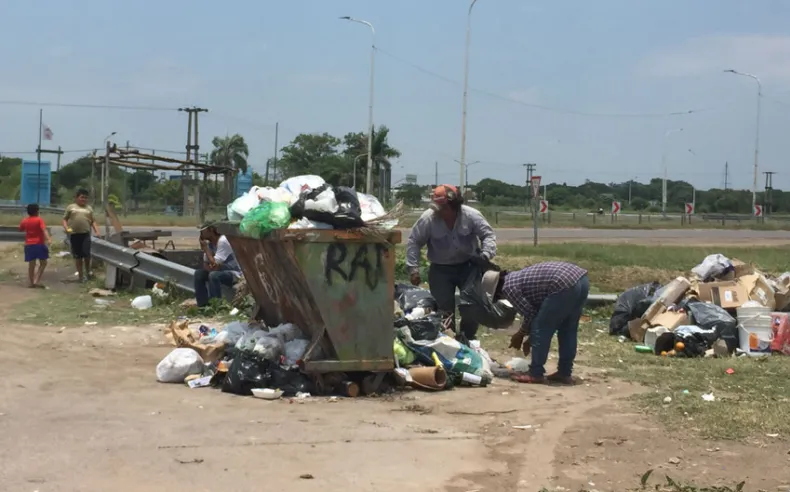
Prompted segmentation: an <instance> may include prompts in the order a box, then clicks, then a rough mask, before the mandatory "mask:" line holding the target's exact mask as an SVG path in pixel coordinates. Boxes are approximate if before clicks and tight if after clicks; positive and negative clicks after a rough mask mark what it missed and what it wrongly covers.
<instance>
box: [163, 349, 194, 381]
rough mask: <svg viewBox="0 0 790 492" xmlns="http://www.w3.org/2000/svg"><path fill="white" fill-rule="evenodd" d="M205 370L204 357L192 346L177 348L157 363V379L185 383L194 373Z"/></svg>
mask: <svg viewBox="0 0 790 492" xmlns="http://www.w3.org/2000/svg"><path fill="white" fill-rule="evenodd" d="M202 372H203V359H202V358H201V357H200V354H198V353H197V352H195V351H194V350H192V349H191V348H177V349H175V350H173V351H172V352H170V353H169V354H167V356H165V358H164V359H162V361H161V362H159V364H157V365H156V380H157V381H159V382H160V383H183V382H184V379H185V378H186V377H187V376H189V375H192V374H200V373H202Z"/></svg>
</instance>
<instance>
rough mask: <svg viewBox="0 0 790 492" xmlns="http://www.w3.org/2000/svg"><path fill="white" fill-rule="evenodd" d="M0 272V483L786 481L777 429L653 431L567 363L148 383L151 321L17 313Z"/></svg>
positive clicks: (9, 486) (334, 485) (18, 294)
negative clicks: (256, 389)
mask: <svg viewBox="0 0 790 492" xmlns="http://www.w3.org/2000/svg"><path fill="white" fill-rule="evenodd" d="M72 271H73V269H72V267H71V266H70V264H68V263H65V262H64V263H61V264H57V265H54V264H53V267H52V268H51V269H50V270H48V274H47V277H46V278H45V280H46V281H47V282H48V283H50V284H52V286H53V288H55V289H69V288H73V287H71V286H70V285H69V284H64V283H62V282H61V280H63V279H66V278H69V277H70V275H71V272H72ZM5 280H6V283H4V284H0V299H2V300H3V302H2V303H0V320H4V321H1V322H0V329H1V330H2V335H3V336H2V339H3V349H2V355H3V361H4V363H5V364H4V365H5V369H6V371H5V374H4V377H3V378H2V380H1V381H0V388H2V397H1V398H0V463H3V466H2V467H0V484H3V486H2V487H0V490H4V491H5V490H8V491H34V490H38V491H41V492H45V491H47V492H49V491H80V492H92V491H96V492H99V491H101V492H105V491H107V490H113V491H116V492H127V491H128V492H131V491H160V490H161V491H170V492H175V491H182V490H183V491H189V492H196V491H203V490H205V491H215V490H223V491H228V492H230V491H237V490H238V491H247V490H260V489H263V488H267V489H272V490H289V491H293V492H302V491H304V492H309V491H321V492H331V491H346V490H360V491H376V492H388V491H397V492H403V491H405V490H424V491H447V492H467V491H480V492H482V491H510V490H518V491H538V490H540V488H541V487H546V488H548V489H549V490H566V491H576V490H578V489H579V488H580V487H585V488H586V489H588V490H600V491H604V490H612V491H623V490H626V489H629V488H631V487H634V486H636V485H638V483H639V477H640V476H641V475H642V473H644V472H645V471H646V470H648V469H655V470H656V476H657V477H663V475H665V474H669V475H671V476H672V477H674V478H677V479H690V480H694V481H696V482H698V483H699V484H701V485H712V484H714V483H718V482H720V481H724V483H727V484H730V485H731V484H734V483H736V482H738V481H740V480H747V481H748V487H747V489H746V490H756V489H757V488H761V489H766V490H776V489H777V487H778V486H780V485H784V484H785V483H786V482H790V479H788V478H787V473H786V469H787V466H789V465H790V454H788V452H789V451H788V450H790V445H787V444H783V443H779V444H776V443H774V444H770V445H767V446H765V445H761V446H749V445H746V444H739V443H715V442H705V441H700V440H698V439H696V438H694V437H690V436H691V434H692V432H688V431H687V430H686V429H675V430H674V431H673V432H671V433H670V432H668V431H667V430H665V429H662V428H661V427H660V426H659V425H658V424H657V423H656V422H655V420H654V419H652V418H649V417H647V416H644V415H641V414H638V413H634V410H633V407H631V405H630V404H629V403H628V401H627V397H628V396H629V395H631V394H633V393H634V392H636V391H641V390H643V389H642V388H636V387H633V386H630V385H627V384H625V383H622V382H620V381H617V380H610V379H608V378H607V377H606V375H605V374H601V373H598V372H591V371H585V370H584V368H582V369H581V373H582V375H584V376H585V377H586V379H587V383H586V384H584V385H581V386H577V387H574V388H555V387H536V386H528V385H519V384H516V383H512V382H509V381H503V380H497V381H496V382H495V384H493V385H492V386H490V387H488V388H478V389H457V390H454V391H448V392H441V393H435V394H428V393H418V392H408V393H400V394H397V395H395V396H393V397H386V398H377V399H356V400H342V399H341V400H340V401H338V402H336V403H332V402H329V401H328V400H326V399H320V398H311V399H309V400H306V401H294V402H292V401H290V400H281V401H277V402H264V401H260V400H255V399H252V398H241V397H234V396H230V395H227V394H222V393H220V392H218V391H215V390H212V389H197V390H190V389H188V388H186V387H184V386H181V385H163V384H158V383H156V381H155V376H154V368H155V366H156V364H157V363H158V362H159V360H161V358H162V357H163V356H164V355H165V354H167V352H168V351H169V350H170V349H171V347H169V346H166V345H165V342H164V340H163V338H162V336H161V329H162V326H115V327H100V326H76V327H67V328H66V329H65V330H62V329H61V327H59V326H57V327H34V326H25V325H22V324H20V323H19V322H18V321H12V319H11V318H10V317H9V313H10V310H11V309H12V308H13V306H14V305H15V304H17V303H19V302H22V301H26V300H30V299H31V298H35V297H34V296H40V297H41V299H42V301H43V300H44V299H46V297H45V296H47V291H38V290H30V289H25V288H24V287H23V281H24V279H19V280H17V281H12V280H10V279H5ZM162 321H163V322H167V321H169V320H162ZM494 355H497V354H494ZM527 425H529V426H532V427H531V428H529V429H516V428H514V426H527ZM689 425H690V428H691V427H692V426H693V422H692V421H690V423H689ZM673 458H678V460H679V461H678V462H677V463H676V464H671V463H670V459H672V461H675V460H674V459H673ZM757 470H759V472H757ZM308 475H309V476H311V477H312V478H300V477H302V476H305V477H306V476H308ZM783 477H784V480H782V478H783Z"/></svg>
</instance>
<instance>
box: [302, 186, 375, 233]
mask: <svg viewBox="0 0 790 492" xmlns="http://www.w3.org/2000/svg"><path fill="white" fill-rule="evenodd" d="M329 189H331V190H332V192H333V193H334V194H335V200H336V201H337V205H338V206H337V209H336V210H334V211H327V210H314V209H311V208H309V207H307V201H308V200H315V199H316V198H317V197H318V195H320V194H321V193H323V192H325V191H326V190H329ZM290 211H291V217H293V218H295V219H301V218H302V217H304V218H307V219H309V220H312V221H315V222H323V223H324V224H329V225H331V226H332V227H334V228H335V229H353V228H355V227H362V226H364V225H365V222H364V221H363V220H362V207H361V206H360V204H359V198H357V195H356V192H355V191H354V190H352V189H350V188H346V187H343V186H340V187H338V188H331V187H330V186H329V185H328V184H325V185H323V186H319V187H318V188H313V189H310V190H305V191H303V192H302V194H301V195H299V199H298V200H296V202H295V203H294V204H293V205H291V208H290Z"/></svg>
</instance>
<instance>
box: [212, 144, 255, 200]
mask: <svg viewBox="0 0 790 492" xmlns="http://www.w3.org/2000/svg"><path fill="white" fill-rule="evenodd" d="M211 144H212V145H214V149H213V150H212V151H211V157H210V159H211V164H212V165H213V166H217V167H224V168H225V169H227V171H225V201H228V200H229V199H230V194H231V189H232V186H233V184H232V181H233V176H234V175H235V174H236V172H241V173H242V174H244V173H246V172H247V158H248V157H249V156H250V149H249V147H247V143H246V142H245V141H244V137H242V136H241V135H239V134H238V133H236V134H234V135H231V136H227V135H226V136H225V137H214V139H213V140H212V141H211Z"/></svg>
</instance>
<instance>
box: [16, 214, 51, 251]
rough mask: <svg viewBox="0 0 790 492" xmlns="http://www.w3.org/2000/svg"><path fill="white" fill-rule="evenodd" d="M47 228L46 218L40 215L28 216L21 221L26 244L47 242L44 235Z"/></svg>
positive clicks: (21, 229)
mask: <svg viewBox="0 0 790 492" xmlns="http://www.w3.org/2000/svg"><path fill="white" fill-rule="evenodd" d="M46 228H47V226H46V225H45V224H44V219H42V218H41V217H39V216H36V217H26V218H24V219H22V222H20V223H19V230H20V231H22V232H24V233H25V245H26V246H27V245H30V244H44V243H45V242H46V238H45V237H44V230H45V229H46Z"/></svg>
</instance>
